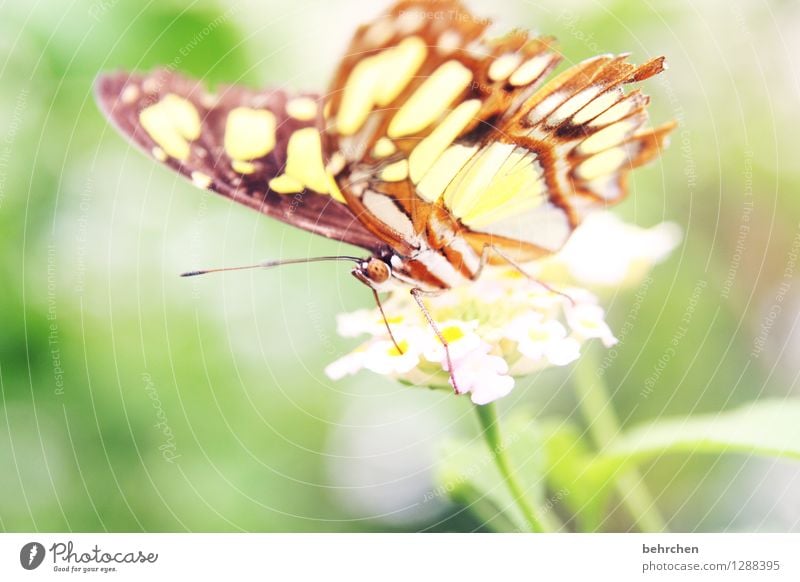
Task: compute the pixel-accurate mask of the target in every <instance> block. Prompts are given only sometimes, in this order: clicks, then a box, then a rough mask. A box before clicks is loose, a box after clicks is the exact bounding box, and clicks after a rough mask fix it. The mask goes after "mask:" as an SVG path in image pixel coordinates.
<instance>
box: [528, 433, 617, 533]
mask: <svg viewBox="0 0 800 582" xmlns="http://www.w3.org/2000/svg"><path fill="white" fill-rule="evenodd" d="M543 428H544V432H545V434H547V437H546V439H545V450H546V453H547V469H546V470H547V482H548V486H549V489H550V492H551V496H550V499H549V500H548V504H554V503H556V502H559V503H563V504H564V505H565V506H566V507H567V508H569V509H570V511H572V514H573V515H574V516H575V519H576V520H577V523H578V529H579V530H580V531H584V532H592V531H597V530H598V528H599V525H600V522H601V521H602V518H603V510H604V509H605V507H606V505H607V503H608V499H609V496H610V495H611V493H612V491H613V486H614V482H613V480H612V477H613V466H611V465H610V464H609V463H600V462H594V459H595V455H594V453H592V452H591V451H590V450H589V447H588V446H587V444H586V441H585V440H584V438H583V436H582V435H581V433H580V431H579V430H578V428H577V427H575V426H574V425H571V424H566V423H564V422H563V421H552V422H551V423H548V424H547V425H545V426H544V427H543Z"/></svg>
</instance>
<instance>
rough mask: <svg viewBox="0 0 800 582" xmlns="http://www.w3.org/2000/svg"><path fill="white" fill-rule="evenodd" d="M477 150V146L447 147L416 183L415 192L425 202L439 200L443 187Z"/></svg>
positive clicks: (445, 186)
mask: <svg viewBox="0 0 800 582" xmlns="http://www.w3.org/2000/svg"><path fill="white" fill-rule="evenodd" d="M477 151H478V146H471V147H467V146H463V145H454V146H450V147H449V148H447V149H446V150H445V151H444V153H443V154H442V155H440V156H439V158H438V159H437V160H436V162H435V163H434V164H433V166H431V168H430V169H429V170H428V171H427V172H426V174H425V177H424V178H423V179H422V181H421V182H420V183H419V184H417V193H418V194H419V195H420V196H421V197H422V198H423V199H424V200H426V201H427V202H431V203H433V202H436V201H437V200H439V198H440V197H441V196H442V193H443V192H444V190H445V188H447V186H448V185H449V184H450V183H451V182H452V181H453V179H454V178H455V176H456V174H458V173H459V172H460V171H461V169H462V168H463V167H464V165H465V164H466V163H467V162H468V161H469V159H470V158H471V157H472V156H473V155H474V154H475V152H477Z"/></svg>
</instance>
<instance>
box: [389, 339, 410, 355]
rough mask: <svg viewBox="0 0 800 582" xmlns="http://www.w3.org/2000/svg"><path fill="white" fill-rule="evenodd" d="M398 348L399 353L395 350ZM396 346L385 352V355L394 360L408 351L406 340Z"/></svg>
mask: <svg viewBox="0 0 800 582" xmlns="http://www.w3.org/2000/svg"><path fill="white" fill-rule="evenodd" d="M398 346H399V347H400V351H398V350H397V347H398ZM398 346H394V345H393V346H391V347H390V348H389V349H388V350H386V353H387V354H388V355H390V356H392V357H393V358H396V357H398V356H402V355H403V354H405V353H406V352H407V351H408V342H407V341H406V340H402V341H400V342H399V344H398Z"/></svg>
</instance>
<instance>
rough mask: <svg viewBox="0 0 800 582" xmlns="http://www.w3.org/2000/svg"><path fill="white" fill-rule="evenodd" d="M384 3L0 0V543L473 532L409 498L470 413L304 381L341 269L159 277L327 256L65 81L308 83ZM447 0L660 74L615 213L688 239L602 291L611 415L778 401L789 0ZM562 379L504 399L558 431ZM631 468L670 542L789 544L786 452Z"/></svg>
mask: <svg viewBox="0 0 800 582" xmlns="http://www.w3.org/2000/svg"><path fill="white" fill-rule="evenodd" d="M386 4H387V2H383V1H381V2H372V1H366V0H360V1H356V0H346V1H339V2H336V4H335V5H334V4H333V3H328V2H322V1H315V0H302V1H298V2H292V3H287V2H278V1H273V0H269V1H263V0H259V1H255V0H229V1H227V2H211V1H198V2H178V1H173V0H163V1H160V2H154V1H149V2H133V1H130V0H71V1H69V2H61V1H56V0H40V1H34V2H25V1H23V0H6V2H3V3H2V4H0V233H1V235H0V236H1V237H2V238H0V240H1V241H2V242H1V243H0V397H1V403H0V529H2V530H5V531H25V530H41V531H54V530H76V531H77V530H79V531H84V530H98V531H104V530H108V531H156V530H158V531H186V530H193V531H197V530H202V531H209V530H210V531H240V530H248V531H417V530H426V531H442V530H448V531H449V530H459V531H469V530H474V529H480V528H481V527H482V524H481V522H480V520H478V519H477V518H475V517H473V516H472V515H471V514H470V513H469V512H465V511H461V510H460V509H459V508H458V507H456V506H453V505H450V504H448V503H447V502H446V501H445V500H444V499H443V498H437V499H434V500H433V501H427V500H425V499H426V495H425V494H426V492H429V491H431V488H432V487H434V484H433V472H434V467H435V464H436V459H437V447H438V445H439V443H441V442H442V440H443V439H445V438H446V437H447V436H451V435H460V436H461V437H464V438H472V439H474V438H476V435H477V427H476V424H475V422H474V418H473V413H472V411H471V409H470V406H469V403H468V401H466V400H465V399H456V398H454V397H452V396H451V395H449V394H447V393H445V392H434V391H425V390H421V389H414V388H407V387H402V386H399V385H397V384H393V383H392V382H390V381H388V380H386V379H384V378H381V377H378V376H375V375H371V374H369V373H368V372H363V373H362V374H360V375H358V376H356V377H355V378H351V379H347V380H345V381H341V382H337V383H334V382H331V381H330V380H328V379H327V378H326V377H325V375H324V373H323V369H324V367H325V365H326V364H328V363H330V362H331V361H333V360H334V359H336V358H337V357H339V356H340V355H342V354H344V353H346V352H347V351H348V350H349V349H350V348H352V347H353V345H354V341H352V340H343V339H340V338H337V336H336V333H335V316H336V314H337V313H340V312H342V311H345V310H352V309H356V308H358V307H365V306H370V305H371V296H370V294H369V293H368V292H367V291H366V290H365V289H364V288H363V287H362V286H361V285H360V284H358V283H357V282H356V281H355V280H353V279H352V278H351V277H350V275H349V273H348V271H347V269H346V268H343V267H342V266H341V265H338V266H337V265H311V266H295V267H287V268H284V269H281V270H275V271H271V272H242V273H231V274H226V275H224V276H209V277H206V278H197V279H193V280H187V279H180V278H178V277H177V274H178V273H180V272H182V271H185V270H189V269H193V268H197V267H204V266H217V265H238V264H245V263H249V262H252V261H254V260H255V261H257V260H262V259H267V258H270V259H271V258H291V257H303V256H313V255H318V254H330V253H335V252H339V251H342V250H345V249H344V248H340V245H338V244H336V243H332V242H330V241H326V240H321V239H318V238H316V237H314V236H312V235H308V234H306V233H303V232H301V231H298V230H294V229H292V228H290V227H288V226H284V225H282V224H280V223H278V222H276V221H272V220H269V219H267V218H265V217H262V216H259V215H257V214H256V213H254V212H252V211H250V210H248V209H246V208H244V207H240V206H237V205H235V204H233V203H230V202H228V201H226V200H224V199H221V198H217V197H214V196H213V195H211V194H207V193H203V192H200V191H198V190H197V189H195V188H193V187H192V186H191V185H189V184H188V183H185V182H183V181H182V180H180V179H178V178H176V177H175V176H173V175H172V174H171V173H170V172H169V171H167V170H165V169H163V168H161V167H159V166H158V165H157V164H155V163H154V162H151V161H149V160H147V159H145V158H144V157H143V156H141V155H140V154H139V153H138V152H136V151H135V150H133V149H132V148H131V147H129V146H128V145H127V144H126V143H125V142H124V141H123V140H122V139H121V138H120V137H119V136H118V135H116V134H115V133H114V131H112V130H111V128H110V127H109V126H108V125H107V124H106V122H105V121H104V120H103V119H102V117H101V115H100V114H99V113H98V110H97V108H96V107H95V104H94V102H93V98H92V93H91V88H92V82H93V79H94V78H95V76H96V75H97V74H98V73H99V72H101V71H108V70H113V69H118V68H124V69H142V70H147V69H150V68H153V67H155V66H158V65H167V66H172V67H174V68H176V69H177V70H180V71H184V72H187V73H190V74H192V75H195V76H198V77H202V78H204V79H206V80H207V81H208V82H209V83H210V84H214V83H220V82H238V83H248V84H252V85H266V84H272V85H281V86H286V87H290V88H295V89H301V88H318V89H323V88H324V87H325V85H326V82H327V78H328V75H329V73H330V71H331V70H332V68H333V67H334V65H335V63H336V59H337V56H338V55H339V54H341V53H342V51H343V50H344V47H345V44H346V42H347V39H348V37H349V34H350V32H351V31H352V30H353V28H354V27H355V26H356V24H357V23H359V22H361V21H363V20H365V19H368V18H369V17H370V16H372V15H374V14H376V13H377V12H379V11H380V10H381V9H382V8H383V7H384V6H385V5H386ZM468 4H469V5H470V6H471V7H472V8H473V9H474V10H475V11H476V12H477V13H479V14H481V15H484V16H489V17H492V18H494V19H496V20H497V21H498V24H499V29H501V30H502V29H508V28H512V27H514V26H519V27H523V28H531V29H534V30H536V31H539V32H541V33H544V34H551V35H555V36H556V37H558V39H559V41H560V44H559V47H560V50H561V51H562V52H563V53H564V55H565V62H566V63H571V62H577V61H579V60H582V59H584V58H587V57H589V56H592V55H594V54H597V53H603V52H626V51H630V52H631V53H632V59H633V60H634V61H635V62H643V61H644V60H645V59H647V58H649V57H653V56H657V55H660V54H665V55H667V57H668V59H669V64H670V70H669V71H668V72H667V73H666V74H665V75H661V78H658V79H655V80H651V81H649V82H648V83H647V84H646V87H645V91H646V92H647V93H649V94H651V95H652V96H653V105H652V108H651V111H652V116H653V118H654V120H656V121H658V122H661V121H665V120H667V119H670V118H677V119H678V120H679V122H680V127H679V129H678V130H677V132H676V133H675V136H674V139H673V141H672V146H671V148H670V149H669V150H668V151H667V152H666V154H665V155H664V157H663V158H662V159H661V160H659V161H657V162H656V163H654V164H652V165H650V166H649V167H647V168H646V169H643V170H641V171H638V172H637V173H636V175H635V179H634V181H633V182H632V184H631V187H632V195H631V197H630V198H629V200H627V201H626V202H625V203H624V204H622V205H621V206H620V207H619V208H618V209H617V210H616V212H617V213H618V214H619V215H621V216H623V217H625V218H626V219H627V220H629V221H632V222H635V223H637V224H640V225H643V226H650V225H653V224H656V223H658V222H661V221H663V220H671V221H674V222H677V223H678V224H680V225H681V226H682V228H683V230H684V241H683V244H682V245H681V246H680V247H679V248H678V249H677V250H676V252H675V253H674V254H673V256H672V258H671V259H670V260H669V261H667V262H666V263H663V264H662V265H659V266H658V267H657V268H656V269H655V270H654V271H653V272H652V275H651V278H650V279H648V280H647V281H646V283H643V285H645V287H642V286H639V287H634V288H631V289H628V290H623V291H617V292H613V293H606V294H605V296H604V302H605V304H606V305H607V307H608V310H609V321H610V323H611V325H612V328H614V327H616V328H617V329H618V328H619V327H621V326H622V325H624V323H625V321H626V320H627V319H628V318H629V317H630V316H631V313H632V311H631V310H632V309H633V307H632V306H634V305H636V306H637V307H636V311H635V313H634V316H633V319H634V325H633V327H632V328H631V330H630V332H629V333H627V334H626V337H625V341H624V342H623V343H622V344H621V345H620V346H618V353H617V354H616V357H615V358H613V359H612V361H610V362H609V364H608V368H607V370H606V374H605V377H606V379H607V382H608V384H609V387H610V389H611V390H612V392H613V394H614V406H615V409H616V410H617V413H618V414H619V416H620V418H621V419H622V422H623V424H624V425H625V426H630V425H633V424H635V423H637V422H641V421H644V420H648V419H653V418H659V417H666V416H671V415H682V414H691V413H700V412H716V411H720V410H726V409H729V408H733V407H735V406H737V405H740V404H741V403H744V402H747V401H751V400H755V399H759V398H765V397H770V396H771V397H778V398H782V397H787V396H791V395H794V396H797V395H798V385H797V376H798V361H799V359H800V333H798V329H797V325H796V324H797V312H798V306H800V274H798V273H797V272H796V268H797V267H796V260H797V252H798V249H799V248H800V224H799V223H800V196H798V193H799V189H800V188H799V187H800V164H798V162H797V160H798V149H797V145H796V140H797V139H798V131H799V130H800V113H798V111H799V108H798V102H799V101H800V63H799V62H798V55H800V40H799V39H800V37H798V35H797V31H798V30H800V4H798V3H797V2H795V1H792V0H785V1H769V2H768V1H766V0H755V1H750V0H734V1H732V2H722V1H717V2H705V1H702V2H701V1H699V0H698V1H691V0H679V1H676V2H669V3H663V2H658V3H656V2H650V1H636V2H634V1H628V0H617V1H609V2H599V1H596V0H585V1H582V0H559V1H558V2H554V1H546V2H544V1H542V2H534V1H526V0H503V1H502V2H497V1H495V0H492V1H491V2H490V1H488V0H483V1H482V0H472V1H470V2H468ZM348 250H352V249H348ZM637 293H638V294H639V298H638V299H637V298H636V297H637ZM687 315H688V325H687V326H686V327H687V329H686V331H685V333H683V332H680V330H679V326H680V324H681V320H682V319H685V318H686V317H687ZM676 334H679V336H680V337H679V342H678V345H677V349H676V350H675V353H674V356H673V357H672V358H671V359H670V361H669V362H668V363H667V364H666V365H664V366H660V367H659V369H657V363H658V360H659V358H661V357H662V356H663V354H664V353H665V350H666V348H667V347H668V346H669V345H670V342H671V341H672V339H673V337H675V336H676ZM648 379H649V380H650V381H651V382H652V383H653V385H652V390H650V391H649V392H646V393H644V395H643V387H644V386H645V383H647V382H648ZM570 382H571V370H569V369H567V370H558V371H549V372H546V373H542V374H540V375H538V376H536V377H535V378H529V379H525V380H523V381H521V382H519V384H518V386H517V388H516V389H515V391H514V392H513V393H512V395H511V396H509V397H508V398H506V399H505V400H504V401H503V402H502V403H501V409H502V410H503V411H505V412H507V411H508V410H511V409H525V410H527V411H528V412H530V413H531V414H534V415H542V416H547V415H561V416H568V417H572V418H574V419H575V422H577V423H583V422H584V421H583V420H581V419H580V417H579V416H577V413H576V397H575V394H574V392H573V391H572V390H571V387H570ZM642 474H643V476H644V479H645V481H646V483H647V485H648V486H649V487H650V489H651V490H652V491H653V493H654V495H655V496H656V498H657V502H658V505H659V507H660V508H661V510H662V512H663V513H664V515H666V516H667V517H668V519H669V525H670V527H671V528H672V529H674V530H683V531H719V530H723V531H797V530H800V472H799V471H798V468H797V466H796V465H794V464H791V463H789V462H787V461H778V460H774V459H765V458H757V457H749V456H743V455H726V456H724V457H716V456H711V455H692V456H689V457H686V456H680V457H670V456H665V457H663V458H659V459H658V460H656V461H654V462H652V463H650V464H648V465H647V466H645V467H643V470H642ZM627 527H629V525H626V523H625V522H624V521H620V522H615V521H614V520H613V519H612V520H611V521H609V522H607V523H606V524H605V528H606V529H612V530H613V529H623V530H624V529H626V528H627Z"/></svg>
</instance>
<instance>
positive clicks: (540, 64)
mask: <svg viewBox="0 0 800 582" xmlns="http://www.w3.org/2000/svg"><path fill="white" fill-rule="evenodd" d="M552 59H553V57H552V55H537V56H535V57H533V58H532V59H529V60H527V61H525V62H524V63H522V65H521V66H520V67H519V69H517V70H516V71H514V73H513V74H512V75H511V78H510V79H509V80H508V82H509V83H511V84H512V85H514V86H515V87H519V86H521V85H527V84H528V83H532V82H533V81H535V80H536V79H538V78H539V76H540V75H541V74H542V73H543V72H544V70H545V69H546V68H547V66H548V65H549V64H550V63H551V61H552Z"/></svg>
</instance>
